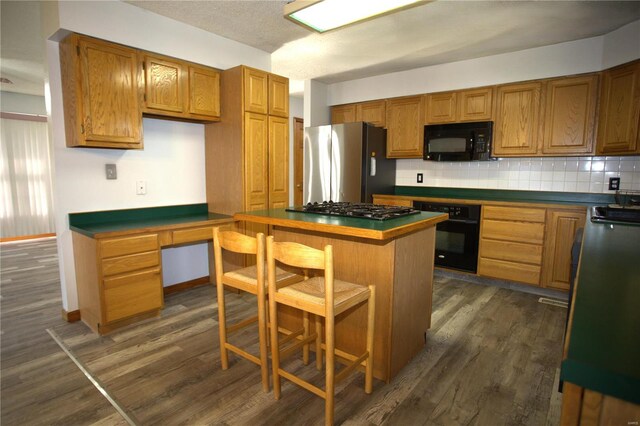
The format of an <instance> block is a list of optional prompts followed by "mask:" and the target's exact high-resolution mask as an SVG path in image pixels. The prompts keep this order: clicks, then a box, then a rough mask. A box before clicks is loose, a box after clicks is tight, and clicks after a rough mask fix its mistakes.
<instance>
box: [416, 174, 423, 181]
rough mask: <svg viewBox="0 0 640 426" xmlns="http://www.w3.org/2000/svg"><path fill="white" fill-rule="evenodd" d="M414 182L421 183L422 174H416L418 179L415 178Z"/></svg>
mask: <svg viewBox="0 0 640 426" xmlns="http://www.w3.org/2000/svg"><path fill="white" fill-rule="evenodd" d="M416 182H418V183H422V173H418V177H417V178H416Z"/></svg>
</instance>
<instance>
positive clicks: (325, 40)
mask: <svg viewBox="0 0 640 426" xmlns="http://www.w3.org/2000/svg"><path fill="white" fill-rule="evenodd" d="M345 1H366V0H345ZM127 3H130V4H132V5H134V6H137V7H141V8H143V9H146V10H149V11H150V12H153V13H158V14H160V15H164V16H166V17H169V18H172V19H175V20H177V21H180V22H184V23H186V24H189V25H192V26H194V27H198V28H201V29H204V30H206V31H210V32H212V33H215V34H218V35H221V36H223V37H226V38H229V39H232V40H236V41H239V42H241V43H244V44H247V45H250V46H253V47H256V48H258V49H261V50H264V51H267V52H271V53H272V71H273V72H275V73H277V74H281V75H284V76H287V77H289V78H290V79H292V80H307V79H316V80H319V81H322V82H324V83H335V82H340V81H346V80H352V79H356V78H363V77H368V76H372V75H378V74H384V73H389V72H395V71H402V70H407V69H412V68H418V67H423V66H428V65H435V64H441V63H447V62H454V61H459V60H464V59H472V58H478V57H482V56H488V55H494V54H499V53H506V52H513V51H518V50H522V49H527V48H532V47H538V46H545V45H550V44H555V43H561V42H565V41H571V40H577V39H582V38H588V37H594V36H599V35H602V34H606V33H609V32H611V31H613V30H615V29H617V28H620V27H621V26H623V25H625V24H627V23H630V22H632V21H636V20H638V19H640V1H448V0H439V1H434V2H431V3H427V4H424V5H421V6H417V7H413V8H410V9H406V10H403V11H400V12H397V13H394V14H390V15H387V16H383V17H380V18H378V19H374V20H371V21H366V22H363V23H359V24H355V25H352V26H349V27H345V28H342V29H338V30H334V31H331V32H328V33H324V34H317V33H312V32H310V31H308V30H306V29H304V28H302V27H300V26H298V25H296V24H294V23H293V22H291V21H289V20H287V19H285V18H284V17H283V14H282V11H283V8H284V5H285V4H286V3H287V2H286V1H284V0H214V1H154V0H150V1H146V0H145V1H138V0H135V1H127ZM1 5H2V52H1V56H2V64H1V67H0V68H1V69H0V71H1V73H2V77H7V78H10V79H11V80H13V81H14V83H16V84H15V85H13V87H8V86H9V85H7V84H4V83H3V84H2V90H11V91H18V90H15V89H16V87H17V86H24V87H25V90H26V93H33V92H32V91H31V92H30V91H29V90H33V87H32V86H33V85H35V86H36V87H37V88H39V93H42V83H41V82H38V78H41V75H42V74H41V72H42V71H41V70H42V62H43V61H42V45H43V44H42V42H41V41H40V40H39V39H38V38H37V37H32V36H33V35H34V34H39V11H37V10H36V9H37V2H29V1H26V2H25V1H22V2H14V1H7V0H2V1H1ZM34 38H35V41H34ZM638 38H639V40H640V34H639V35H638ZM38 61H39V62H38ZM34 66H35V67H36V68H38V67H39V70H40V77H39V76H37V75H35V74H36V72H35V71H34ZM16 80H17V81H16ZM40 81H41V80H40Z"/></svg>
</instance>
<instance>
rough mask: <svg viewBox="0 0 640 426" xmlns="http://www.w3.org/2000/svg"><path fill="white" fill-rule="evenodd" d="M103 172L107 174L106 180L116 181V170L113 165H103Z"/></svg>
mask: <svg viewBox="0 0 640 426" xmlns="http://www.w3.org/2000/svg"><path fill="white" fill-rule="evenodd" d="M105 171H106V172H107V179H118V170H117V169H116V165H115V164H105Z"/></svg>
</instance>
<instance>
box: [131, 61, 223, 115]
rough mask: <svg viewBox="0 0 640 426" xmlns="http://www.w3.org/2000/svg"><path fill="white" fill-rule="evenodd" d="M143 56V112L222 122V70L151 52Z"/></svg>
mask: <svg viewBox="0 0 640 426" xmlns="http://www.w3.org/2000/svg"><path fill="white" fill-rule="evenodd" d="M140 56H141V58H142V59H141V62H142V70H143V74H144V78H143V81H144V97H143V100H144V109H143V112H145V113H147V114H153V115H163V116H168V117H176V118H186V119H194V120H202V121H218V120H219V119H220V72H218V70H216V69H213V68H208V67H203V66H197V65H194V64H191V63H189V62H186V61H181V60H179V59H175V58H169V57H165V56H160V55H155V54H152V53H149V52H141V55H140Z"/></svg>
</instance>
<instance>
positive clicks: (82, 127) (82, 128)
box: [80, 124, 84, 135]
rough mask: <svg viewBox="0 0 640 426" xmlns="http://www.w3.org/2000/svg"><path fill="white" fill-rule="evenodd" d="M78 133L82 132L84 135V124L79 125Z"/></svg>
mask: <svg viewBox="0 0 640 426" xmlns="http://www.w3.org/2000/svg"><path fill="white" fill-rule="evenodd" d="M80 133H82V134H83V135H84V124H81V125H80Z"/></svg>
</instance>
